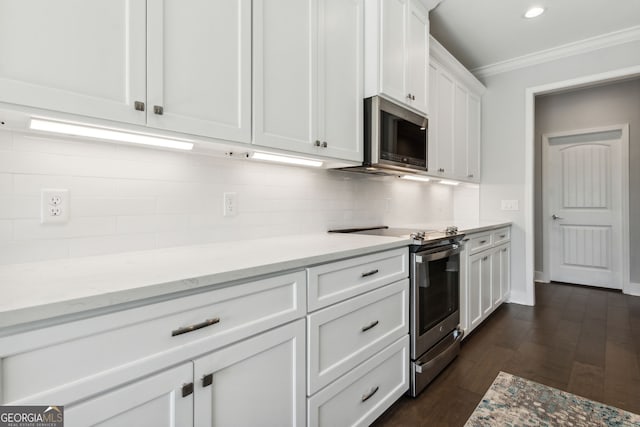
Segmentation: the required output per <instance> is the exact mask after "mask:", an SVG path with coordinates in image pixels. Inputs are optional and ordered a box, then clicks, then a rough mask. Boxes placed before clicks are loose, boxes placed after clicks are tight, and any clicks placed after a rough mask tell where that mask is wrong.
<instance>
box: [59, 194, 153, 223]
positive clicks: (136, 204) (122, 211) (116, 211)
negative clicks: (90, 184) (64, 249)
mask: <svg viewBox="0 0 640 427" xmlns="http://www.w3.org/2000/svg"><path fill="white" fill-rule="evenodd" d="M70 212H71V215H72V216H73V217H74V218H76V217H91V216H124V215H152V214H154V213H155V212H156V199H155V198H153V197H146V198H133V197H74V196H73V195H71V206H70Z"/></svg>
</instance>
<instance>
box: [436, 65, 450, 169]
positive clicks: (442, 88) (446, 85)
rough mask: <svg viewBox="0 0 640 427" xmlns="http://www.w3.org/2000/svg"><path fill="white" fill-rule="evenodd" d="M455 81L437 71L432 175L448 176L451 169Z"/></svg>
mask: <svg viewBox="0 0 640 427" xmlns="http://www.w3.org/2000/svg"><path fill="white" fill-rule="evenodd" d="M455 87H456V84H455V81H454V80H453V78H452V77H451V76H449V75H448V74H447V73H444V72H443V71H442V70H439V71H438V95H437V96H438V125H437V127H436V129H437V134H436V141H435V144H436V146H437V161H436V163H437V166H438V169H436V170H435V171H434V170H431V172H432V173H436V174H440V175H448V174H451V173H452V170H451V169H452V168H453V131H454V125H453V122H454V119H455V116H454V110H453V108H454V94H455Z"/></svg>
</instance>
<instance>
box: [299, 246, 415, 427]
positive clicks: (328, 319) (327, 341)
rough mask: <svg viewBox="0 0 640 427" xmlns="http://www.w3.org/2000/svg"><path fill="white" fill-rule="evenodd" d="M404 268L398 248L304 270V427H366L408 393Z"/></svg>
mask: <svg viewBox="0 0 640 427" xmlns="http://www.w3.org/2000/svg"><path fill="white" fill-rule="evenodd" d="M408 267H409V264H408V250H407V248H403V249H395V250H389V251H384V252H380V253H377V254H373V255H366V256H362V257H356V258H351V259H348V260H344V261H340V262H334V263H330V264H323V265H320V266H315V267H312V268H309V269H307V274H308V283H309V292H308V304H309V311H310V313H309V314H308V315H307V393H308V397H309V398H308V403H307V422H308V425H309V426H331V427H334V426H366V425H369V424H371V423H372V422H373V421H374V420H375V419H376V418H377V417H378V416H380V414H382V413H383V412H384V411H385V410H386V409H387V408H389V406H391V404H393V402H395V401H396V399H398V398H399V397H400V396H402V395H403V394H404V393H405V392H406V391H407V390H408V389H409V376H408V375H409V335H408V334H409V279H408V276H409V270H408ZM340 288H343V289H347V290H348V292H342V293H337V292H330V293H328V295H331V296H332V297H331V298H326V299H324V301H322V302H323V303H322V304H319V303H318V302H319V301H318V295H319V294H320V295H323V294H325V292H318V291H319V289H324V290H338V289H340ZM319 307H320V308H319ZM318 308H319V309H318Z"/></svg>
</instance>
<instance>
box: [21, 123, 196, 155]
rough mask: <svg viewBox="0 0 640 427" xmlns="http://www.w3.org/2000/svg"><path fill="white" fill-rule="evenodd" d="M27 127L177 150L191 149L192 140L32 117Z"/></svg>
mask: <svg viewBox="0 0 640 427" xmlns="http://www.w3.org/2000/svg"><path fill="white" fill-rule="evenodd" d="M29 128H30V129H33V130H39V131H44V132H52V133H59V134H65V135H74V136H85V137H89V138H97V139H105V140H109V141H118V142H129V143H132V144H143V145H152V146H154V147H162V148H175V149H177V150H192V149H193V142H189V141H188V140H179V139H171V138H165V137H162V136H157V135H151V134H144V133H136V132H129V131H125V130H120V129H111V128H105V127H100V126H93V125H87V124H84V123H73V122H61V121H56V120H49V119H41V118H32V119H31V120H30V122H29Z"/></svg>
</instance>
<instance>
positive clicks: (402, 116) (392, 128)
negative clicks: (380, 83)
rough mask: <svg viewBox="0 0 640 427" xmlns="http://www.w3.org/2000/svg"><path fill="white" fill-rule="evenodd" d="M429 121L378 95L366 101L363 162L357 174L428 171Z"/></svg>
mask: <svg viewBox="0 0 640 427" xmlns="http://www.w3.org/2000/svg"><path fill="white" fill-rule="evenodd" d="M428 123H429V122H428V119H427V117H426V116H423V115H421V114H418V113H416V112H414V111H411V110H409V109H407V108H405V107H403V106H401V105H399V104H396V103H395V102H392V101H389V100H387V99H385V98H381V97H379V96H372V97H370V98H366V99H365V100H364V133H363V135H364V162H363V165H362V166H360V167H355V168H349V169H351V170H354V171H357V172H369V173H381V174H398V173H420V172H427V169H428V168H427V165H428V163H427V153H428V150H427V147H428V143H429V141H428V138H429V137H428Z"/></svg>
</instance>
